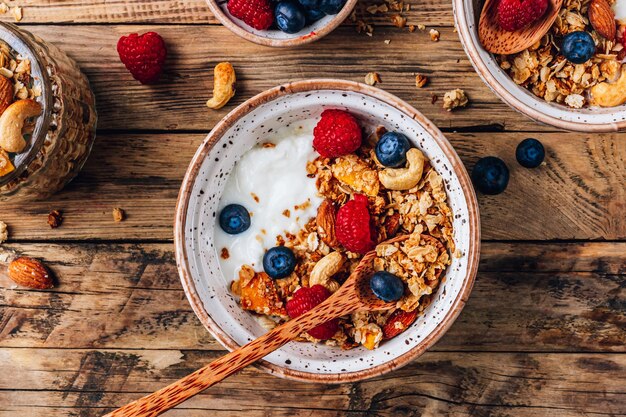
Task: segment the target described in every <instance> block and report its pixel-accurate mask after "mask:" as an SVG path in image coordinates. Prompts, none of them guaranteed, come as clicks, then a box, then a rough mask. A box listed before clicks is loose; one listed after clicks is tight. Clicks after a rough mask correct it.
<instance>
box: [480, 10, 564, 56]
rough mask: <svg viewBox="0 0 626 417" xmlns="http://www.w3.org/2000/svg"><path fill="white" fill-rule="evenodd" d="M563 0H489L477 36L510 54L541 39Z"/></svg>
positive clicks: (493, 48) (495, 50)
mask: <svg viewBox="0 0 626 417" xmlns="http://www.w3.org/2000/svg"><path fill="white" fill-rule="evenodd" d="M562 4H563V0H486V1H485V4H484V6H483V10H482V12H481V14H480V22H479V24H478V38H479V39H480V43H481V44H482V45H483V47H484V48H485V49H486V50H487V51H489V52H491V53H493V54H504V55H510V54H515V53H517V52H521V51H523V50H525V49H527V48H529V47H531V46H532V45H534V44H535V43H536V42H538V41H539V40H540V39H541V38H542V37H543V36H544V35H545V34H546V33H547V32H548V31H549V30H550V28H551V27H552V24H553V23H554V21H555V20H556V18H557V16H558V14H559V11H560V10H561V5H562Z"/></svg>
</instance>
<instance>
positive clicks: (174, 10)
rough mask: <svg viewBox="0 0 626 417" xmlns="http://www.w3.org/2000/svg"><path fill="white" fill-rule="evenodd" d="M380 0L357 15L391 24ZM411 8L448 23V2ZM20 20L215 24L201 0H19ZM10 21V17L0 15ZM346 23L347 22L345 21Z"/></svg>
mask: <svg viewBox="0 0 626 417" xmlns="http://www.w3.org/2000/svg"><path fill="white" fill-rule="evenodd" d="M380 3H382V1H376V0H361V1H359V3H358V5H357V9H356V10H357V13H358V16H360V17H366V18H367V22H368V23H369V22H371V23H373V24H375V25H377V26H379V25H380V26H385V25H386V26H389V25H391V22H390V16H391V15H392V14H393V13H392V12H389V13H386V14H381V15H376V16H372V15H370V14H369V13H367V12H365V9H366V8H367V6H369V5H372V4H380ZM404 3H405V4H410V5H411V10H409V11H405V12H404V13H403V15H404V16H405V17H406V18H407V20H408V24H417V23H421V24H424V25H436V26H452V25H453V24H454V22H453V18H452V5H451V4H450V3H448V2H440V1H434V0H427V1H420V2H418V1H417V0H407V1H405V2H404ZM19 4H20V5H21V6H22V7H24V20H23V22H24V23H53V24H56V23H153V24H157V23H170V24H171V23H176V24H180V23H188V24H198V23H205V24H207V23H208V24H218V23H219V22H218V20H217V19H216V18H215V17H214V16H213V15H212V14H211V12H210V11H209V8H208V6H207V4H206V2H205V1H204V0H186V1H181V0H155V1H150V0H133V1H124V0H22V1H20V2H19ZM0 19H1V20H6V21H11V20H12V17H11V16H9V15H7V16H0ZM346 23H348V24H349V23H350V22H346Z"/></svg>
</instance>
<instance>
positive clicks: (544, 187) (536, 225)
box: [0, 133, 626, 241]
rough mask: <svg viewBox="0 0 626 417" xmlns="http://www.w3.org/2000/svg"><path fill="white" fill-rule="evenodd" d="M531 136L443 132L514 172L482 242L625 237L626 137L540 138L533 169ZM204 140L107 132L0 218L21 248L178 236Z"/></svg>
mask: <svg viewBox="0 0 626 417" xmlns="http://www.w3.org/2000/svg"><path fill="white" fill-rule="evenodd" d="M525 135H527V134H523V133H515V134H513V133H509V134H504V133H499V134H492V133H483V134H447V136H448V138H449V139H450V140H451V141H452V143H453V145H454V146H455V148H456V149H457V151H458V153H459V154H460V155H461V158H462V159H463V161H464V162H465V163H466V166H467V167H469V168H470V169H471V167H472V166H473V164H474V163H475V161H476V160H477V159H478V158H479V157H482V156H486V155H498V156H500V157H502V158H503V159H504V160H505V161H506V162H507V163H508V165H509V167H510V169H511V181H510V184H509V188H508V189H507V191H506V192H505V193H504V194H502V195H498V196H479V204H480V210H481V215H482V216H481V217H482V233H483V238H484V239H515V240H520V239H521V240H542V239H610V240H618V239H626V217H625V216H624V215H623V213H624V210H625V208H626V189H625V188H624V186H623V184H625V183H626V166H625V162H624V161H626V136H624V135H623V134H621V135H583V134H576V133H543V134H541V136H540V138H541V140H542V141H543V143H544V144H545V145H546V146H547V149H548V157H547V163H546V165H545V166H543V167H541V168H539V169H535V170H529V169H525V168H522V167H521V166H519V165H518V164H517V162H516V161H515V157H514V153H515V147H516V146H517V144H518V143H519V141H520V140H521V139H523V138H524V137H525ZM203 138H204V135H203V134H114V135H112V134H108V135H102V136H100V137H98V139H97V141H96V146H95V148H94V150H93V153H92V156H91V158H90V159H89V161H88V163H87V166H86V167H85V169H84V170H83V172H82V173H81V175H80V176H79V177H78V179H77V180H75V181H74V182H73V183H72V184H70V186H69V187H68V188H67V189H66V190H65V191H63V192H61V193H59V194H58V195H57V196H55V197H53V198H51V199H49V200H47V201H45V202H35V203H29V204H9V203H3V204H2V205H1V206H0V219H2V220H3V221H4V222H6V223H7V224H9V226H10V231H11V236H12V238H13V239H17V240H22V241H23V240H40V239H51V240H59V239H70V240H75V239H107V240H116V239H143V240H155V239H156V240H167V239H172V236H173V234H172V221H173V218H174V209H175V205H176V198H177V195H178V189H179V186H180V182H181V181H182V178H183V176H184V173H185V170H186V168H187V164H188V163H189V161H190V159H191V157H192V156H193V154H194V152H195V150H196V148H197V147H198V146H199V144H200V143H201V141H202V140H203ZM171 149H176V152H171ZM114 207H122V208H124V209H125V210H126V212H127V214H128V219H127V220H126V221H124V222H122V223H114V222H113V220H112V216H111V210H112V209H113V208H114ZM51 209H61V210H63V211H64V212H65V221H64V223H63V225H62V226H61V227H60V228H58V229H54V230H52V229H50V228H49V227H48V226H47V223H46V221H47V214H48V212H49V211H50V210H51ZM538 213H540V215H537V214H538ZM506 225H516V226H515V227H506ZM503 226H504V227H503Z"/></svg>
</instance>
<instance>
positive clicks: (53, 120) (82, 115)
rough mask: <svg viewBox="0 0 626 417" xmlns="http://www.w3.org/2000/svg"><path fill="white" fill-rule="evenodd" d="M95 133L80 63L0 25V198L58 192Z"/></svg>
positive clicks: (77, 166)
mask: <svg viewBox="0 0 626 417" xmlns="http://www.w3.org/2000/svg"><path fill="white" fill-rule="evenodd" d="M95 132H96V110H95V99H94V95H93V92H92V91H91V89H90V87H89V82H88V80H87V78H86V77H85V75H84V74H83V73H82V72H81V71H80V69H79V67H78V65H77V64H76V62H74V61H73V60H72V59H70V58H69V57H68V56H67V55H65V53H63V52H62V51H61V50H59V49H58V48H57V47H56V46H54V45H51V44H49V43H46V42H45V41H43V40H42V39H40V38H39V37H37V36H35V35H33V34H31V33H29V32H26V31H24V30H21V29H18V28H17V27H16V26H15V25H12V24H8V23H0V201H21V200H31V199H42V198H45V197H48V196H50V195H51V194H53V193H55V192H56V191H59V190H60V189H61V188H63V186H64V185H65V184H67V183H68V182H69V181H70V180H71V179H72V178H74V176H75V175H76V174H77V173H78V171H79V170H80V169H81V167H82V166H83V164H84V163H85V161H86V159H87V156H88V155H89V152H90V150H91V146H92V144H93V141H94V139H95Z"/></svg>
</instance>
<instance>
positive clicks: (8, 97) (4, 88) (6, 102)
mask: <svg viewBox="0 0 626 417" xmlns="http://www.w3.org/2000/svg"><path fill="white" fill-rule="evenodd" d="M11 103H13V84H12V83H11V81H10V80H9V79H8V78H7V77H3V76H1V75H0V115H1V114H2V113H4V111H5V110H6V109H7V107H9V106H10V105H11Z"/></svg>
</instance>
